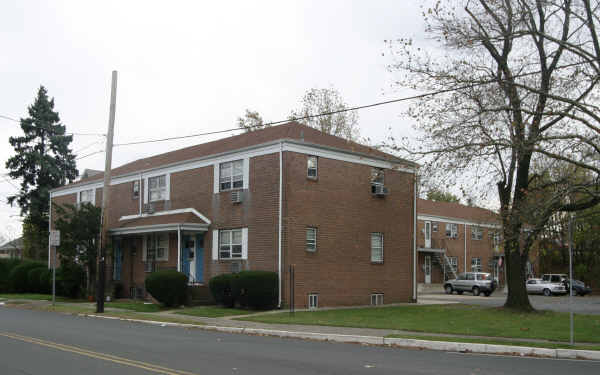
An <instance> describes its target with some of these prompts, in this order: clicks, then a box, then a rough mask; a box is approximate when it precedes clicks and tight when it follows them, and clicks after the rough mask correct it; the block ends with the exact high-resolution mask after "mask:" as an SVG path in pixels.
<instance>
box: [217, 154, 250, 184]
mask: <svg viewBox="0 0 600 375" xmlns="http://www.w3.org/2000/svg"><path fill="white" fill-rule="evenodd" d="M236 168H237V173H235V171H236ZM227 170H229V171H230V172H229V174H228V175H226V173H227V172H226V171H227ZM244 177H245V176H244V159H240V160H233V161H227V162H224V163H221V164H219V191H230V190H239V189H243V188H244ZM224 183H225V184H227V183H228V184H229V187H226V188H224V187H223V184H224ZM236 183H237V184H238V186H234V184H236Z"/></svg>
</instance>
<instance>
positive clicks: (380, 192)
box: [51, 123, 416, 307]
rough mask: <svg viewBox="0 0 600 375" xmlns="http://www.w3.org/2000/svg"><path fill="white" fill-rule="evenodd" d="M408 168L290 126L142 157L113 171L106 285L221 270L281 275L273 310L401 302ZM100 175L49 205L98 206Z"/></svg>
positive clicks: (134, 287) (409, 255) (405, 279)
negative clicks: (161, 273)
mask: <svg viewBox="0 0 600 375" xmlns="http://www.w3.org/2000/svg"><path fill="white" fill-rule="evenodd" d="M415 168H416V166H415V165H414V164H412V163H410V162H407V161H405V160H402V159H398V158H396V157H394V156H392V155H389V154H386V153H383V152H380V151H377V150H374V149H371V148H369V147H366V146H363V145H359V144H356V143H353V142H348V141H346V140H344V139H341V138H338V137H334V136H331V135H327V134H323V133H321V132H319V131H317V130H315V129H312V128H309V127H306V126H303V125H299V124H297V123H289V124H286V125H281V126H276V127H271V128H267V129H264V130H259V131H254V132H250V133H245V134H241V135H237V136H233V137H229V138H225V139H221V140H218V141H214V142H208V143H204V144H200V145H196V146H192V147H188V148H184V149H180V150H177V151H173V152H168V153H165V154H161V155H157V156H153V157H149V158H145V159H141V160H137V161H134V162H132V163H129V164H125V165H123V166H121V167H119V168H115V169H113V171H112V182H111V200H110V204H109V219H108V228H109V229H108V230H109V234H110V237H111V241H112V244H113V248H114V257H112V259H110V263H111V264H112V270H111V271H112V272H110V274H109V275H108V277H107V278H108V279H109V280H113V281H120V282H122V283H123V284H124V286H125V290H126V291H127V292H129V293H130V294H131V295H133V294H134V293H135V294H139V293H144V290H143V288H144V280H145V278H146V276H147V275H148V272H151V271H152V270H155V269H168V268H171V269H178V270H180V271H182V272H184V273H186V274H187V275H189V277H190V282H191V283H193V284H196V285H206V284H207V282H208V280H209V279H210V278H211V277H213V276H215V275H218V274H220V273H225V272H236V271H239V270H269V271H274V272H278V274H279V275H280V280H281V281H280V285H281V288H280V292H281V299H280V301H281V302H282V305H288V304H289V301H290V298H289V297H290V283H289V282H288V281H289V269H290V265H293V267H294V281H295V282H294V285H293V287H294V305H295V306H296V307H311V306H309V305H310V304H311V303H312V304H317V305H318V306H340V305H368V304H370V303H372V302H373V303H382V302H383V303H396V302H408V301H412V300H414V299H415V298H416V284H415V283H414V277H413V267H414V266H413V264H414V262H413V256H414V254H415V253H414V251H415V249H414V236H413V231H414V225H415V217H414V212H415V207H414V205H415V178H414V177H415ZM102 178H103V176H102V174H97V175H93V176H90V177H88V178H86V179H83V180H81V181H79V182H76V183H73V184H70V185H67V186H64V187H61V188H58V189H55V190H53V191H52V193H51V197H52V198H51V204H52V215H53V218H55V217H56V211H55V207H56V205H57V204H64V203H79V202H83V201H89V202H92V203H94V204H97V205H99V204H100V200H101V192H102Z"/></svg>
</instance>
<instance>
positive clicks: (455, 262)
mask: <svg viewBox="0 0 600 375" xmlns="http://www.w3.org/2000/svg"><path fill="white" fill-rule="evenodd" d="M448 262H449V263H450V266H452V269H454V272H456V271H458V257H448Z"/></svg>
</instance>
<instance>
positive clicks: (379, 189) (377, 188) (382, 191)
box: [371, 185, 389, 197]
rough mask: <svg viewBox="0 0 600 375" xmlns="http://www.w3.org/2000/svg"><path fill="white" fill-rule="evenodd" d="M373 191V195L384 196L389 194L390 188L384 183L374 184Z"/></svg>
mask: <svg viewBox="0 0 600 375" xmlns="http://www.w3.org/2000/svg"><path fill="white" fill-rule="evenodd" d="M371 191H372V193H373V195H376V196H378V197H383V196H386V195H388V194H389V190H388V188H386V187H385V186H383V185H373V186H372V187H371Z"/></svg>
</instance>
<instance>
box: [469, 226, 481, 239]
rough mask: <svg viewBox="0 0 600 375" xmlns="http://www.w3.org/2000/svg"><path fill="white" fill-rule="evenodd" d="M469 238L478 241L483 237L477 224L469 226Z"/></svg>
mask: <svg viewBox="0 0 600 375" xmlns="http://www.w3.org/2000/svg"><path fill="white" fill-rule="evenodd" d="M471 239H472V240H475V241H480V240H482V239H483V228H482V227H477V226H471Z"/></svg>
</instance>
